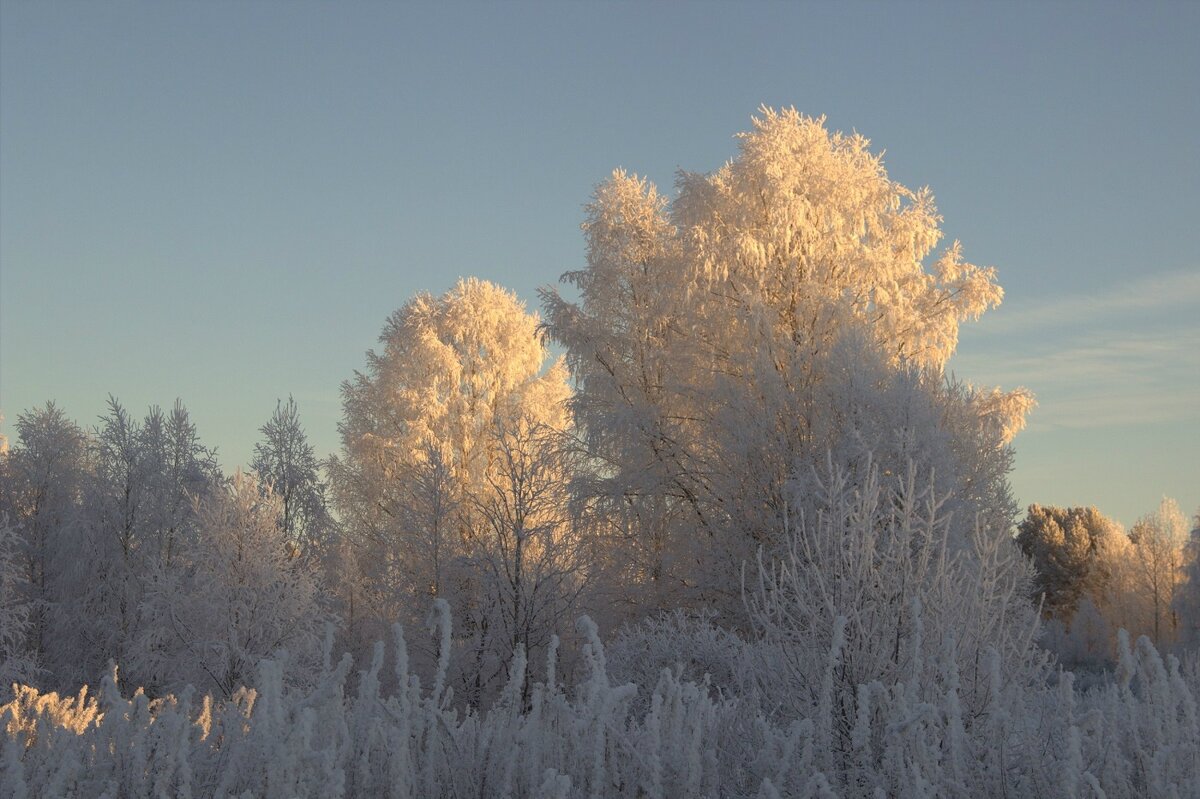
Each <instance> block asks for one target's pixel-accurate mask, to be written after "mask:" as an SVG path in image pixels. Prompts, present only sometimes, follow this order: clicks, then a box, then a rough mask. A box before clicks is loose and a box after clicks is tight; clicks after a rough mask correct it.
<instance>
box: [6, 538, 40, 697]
mask: <svg viewBox="0 0 1200 799" xmlns="http://www.w3.org/2000/svg"><path fill="white" fill-rule="evenodd" d="M20 543H21V540H20V536H19V535H18V534H17V530H16V528H15V527H13V526H12V524H10V523H9V521H8V519H7V518H5V517H3V516H0V697H7V695H8V689H9V686H11V685H12V684H13V683H14V682H32V681H33V679H34V677H35V675H36V672H37V663H38V660H37V653H36V651H34V650H33V649H32V648H31V647H30V645H29V638H30V635H29V632H30V629H29V628H30V618H29V616H30V613H29V611H30V605H31V602H30V600H29V592H28V590H27V586H26V582H25V574H24V573H23V572H24V569H23V568H22V567H23V565H24V564H22V563H21V556H20V553H19V550H18V547H19V546H20Z"/></svg>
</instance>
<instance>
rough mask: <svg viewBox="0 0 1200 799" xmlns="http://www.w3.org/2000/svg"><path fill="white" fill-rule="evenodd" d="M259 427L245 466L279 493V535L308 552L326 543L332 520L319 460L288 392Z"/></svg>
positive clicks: (276, 493)
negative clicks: (267, 419)
mask: <svg viewBox="0 0 1200 799" xmlns="http://www.w3.org/2000/svg"><path fill="white" fill-rule="evenodd" d="M259 432H261V433H262V436H263V438H262V440H261V441H259V442H258V443H257V444H255V445H254V460H253V461H252V462H251V464H250V468H251V469H253V470H254V473H255V474H256V475H258V479H259V484H260V486H261V487H263V488H264V489H269V490H270V492H271V493H273V494H274V495H275V496H276V497H277V498H278V499H279V504H280V508H281V512H280V516H279V528H280V530H281V531H282V532H283V534H284V536H285V537H286V538H287V540H288V541H290V542H291V543H292V545H293V546H294V547H295V548H296V551H297V552H298V553H299V554H301V555H302V556H311V555H313V554H315V553H317V552H319V551H321V550H322V549H325V548H326V547H327V545H328V544H329V541H328V540H327V538H328V536H329V533H330V530H331V526H332V520H331V519H330V516H329V511H328V508H327V507H326V499H325V483H324V482H323V481H322V480H321V474H320V464H319V463H318V462H317V457H316V455H315V453H314V452H313V448H312V445H311V444H310V443H309V442H308V436H307V434H306V433H305V432H304V428H303V426H301V424H300V411H299V409H298V408H297V407H296V400H295V399H293V398H292V397H290V396H289V397H288V399H287V403H286V404H285V403H283V402H279V403H276V405H275V413H273V414H272V415H271V419H270V420H269V421H268V422H267V423H266V424H264V425H263V426H262V427H261V428H259Z"/></svg>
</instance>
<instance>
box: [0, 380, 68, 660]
mask: <svg viewBox="0 0 1200 799" xmlns="http://www.w3.org/2000/svg"><path fill="white" fill-rule="evenodd" d="M16 431H17V442H16V445H15V446H14V447H13V448H12V449H11V450H10V451H9V452H8V454H7V455H6V456H4V458H3V460H4V466H3V469H2V470H0V485H2V487H3V491H0V497H2V498H0V520H2V519H3V517H4V516H5V515H7V517H8V521H9V523H11V524H12V525H13V528H14V531H13V536H14V538H13V540H12V541H11V542H10V545H11V547H12V551H11V553H10V555H11V557H12V558H13V559H14V560H13V564H14V565H15V566H19V568H20V575H19V583H20V585H21V586H22V588H21V590H22V591H24V592H25V597H24V603H25V605H24V606H25V607H26V611H27V614H28V617H27V619H26V621H27V634H28V636H29V640H28V642H27V644H28V647H29V651H30V657H31V658H32V659H33V661H34V662H36V663H38V664H39V665H41V666H42V667H43V668H47V669H50V670H53V669H54V668H55V667H56V666H57V665H58V662H59V660H60V659H62V658H68V657H70V652H69V650H68V651H63V649H62V642H61V641H58V640H57V636H56V635H55V629H56V628H57V627H58V626H59V625H60V624H61V623H62V622H63V617H64V615H70V614H72V613H74V612H75V609H74V608H72V607H71V606H70V597H71V594H72V590H71V585H70V584H69V582H70V579H69V578H70V574H71V572H72V571H73V564H74V563H75V561H76V559H77V558H78V555H79V550H80V545H81V536H80V510H81V507H80V506H81V502H82V497H83V489H84V487H85V485H86V482H87V479H88V477H89V470H90V460H89V452H88V447H89V442H88V439H87V436H86V435H85V434H84V432H83V431H82V430H80V429H79V427H78V426H77V425H76V424H75V423H74V422H73V421H71V420H70V419H68V418H67V416H66V414H64V413H63V411H62V410H61V409H60V408H58V407H57V406H56V405H55V404H54V403H53V402H48V403H46V405H45V406H43V407H41V408H37V409H35V410H32V411H27V412H25V413H23V414H21V415H19V416H18V417H17V421H16ZM14 590H15V589H14Z"/></svg>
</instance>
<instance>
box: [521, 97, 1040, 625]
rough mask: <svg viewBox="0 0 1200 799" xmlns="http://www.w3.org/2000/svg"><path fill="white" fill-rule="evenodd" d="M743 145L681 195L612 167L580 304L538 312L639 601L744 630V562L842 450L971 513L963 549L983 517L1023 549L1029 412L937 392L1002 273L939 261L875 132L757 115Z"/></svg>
mask: <svg viewBox="0 0 1200 799" xmlns="http://www.w3.org/2000/svg"><path fill="white" fill-rule="evenodd" d="M738 141H739V152H738V154H737V156H736V157H735V158H734V159H733V160H731V161H730V162H728V163H727V164H726V165H724V166H723V167H721V168H720V169H718V170H717V171H715V172H712V173H710V174H697V173H689V172H681V173H680V174H679V176H678V178H677V181H676V189H677V194H676V196H675V197H674V199H671V200H668V199H667V198H666V197H664V196H663V195H661V194H660V193H659V192H658V190H657V189H656V188H655V187H654V186H653V185H652V184H650V183H649V182H648V181H646V180H645V179H643V178H639V177H637V176H635V175H630V174H628V173H626V172H624V171H621V170H618V171H616V172H614V173H613V175H612V177H611V178H610V179H609V180H607V181H605V182H604V183H602V184H601V185H600V186H599V187H597V189H596V192H595V195H594V197H593V199H592V202H591V203H590V204H589V205H588V206H587V215H586V221H585V222H584V224H583V231H584V235H585V238H586V241H587V262H586V265H585V267H584V268H582V269H580V270H577V271H571V272H567V273H566V274H565V275H564V276H563V281H564V283H566V284H568V285H569V286H571V287H572V288H573V289H574V290H575V291H577V293H578V299H577V300H573V299H568V298H567V297H564V296H563V295H561V294H560V293H559V292H558V291H556V290H554V289H547V290H545V291H544V292H543V295H542V300H543V306H544V311H545V316H546V329H547V331H548V333H549V334H550V336H551V337H552V338H553V339H554V340H555V341H556V342H557V343H559V344H560V345H561V346H563V347H564V348H565V349H566V352H567V362H568V364H569V365H570V367H571V370H572V374H573V376H574V378H575V380H576V382H577V392H576V394H575V395H574V397H573V399H572V410H573V411H574V414H575V421H576V424H577V425H578V426H579V429H580V431H581V434H580V438H581V444H582V448H583V450H584V451H585V452H586V454H587V456H588V458H589V461H590V463H591V464H592V467H593V469H592V473H591V476H590V477H589V478H588V479H587V480H581V481H579V482H578V483H577V484H576V485H577V489H578V491H579V496H580V499H581V500H584V502H583V503H582V504H586V505H588V506H589V507H592V508H594V509H596V510H597V512H598V513H600V514H602V515H604V516H605V517H606V518H607V519H608V520H609V522H610V525H611V527H612V528H613V529H617V530H619V531H621V532H622V533H623V534H624V541H625V542H626V545H627V546H626V549H625V551H624V554H623V555H622V557H623V558H627V559H630V560H631V561H632V562H633V563H634V564H635V566H634V567H633V568H632V569H631V570H630V572H631V574H630V577H631V579H632V580H634V581H635V582H636V583H637V584H638V585H639V586H640V590H639V596H642V597H644V598H645V600H646V601H645V604H646V605H651V606H658V607H667V606H670V605H672V604H674V603H675V602H677V601H685V602H705V603H707V602H709V601H711V600H716V601H717V602H718V603H721V604H723V605H724V606H725V607H727V608H732V609H734V611H735V612H736V609H737V608H738V607H740V599H739V597H738V589H737V587H736V581H734V580H732V579H731V578H730V574H731V571H730V563H733V564H736V563H738V562H742V561H744V560H746V559H748V558H751V557H753V553H754V551H755V549H756V548H757V547H758V546H762V545H766V546H768V547H770V546H774V545H776V544H777V543H778V542H779V540H780V537H781V535H780V531H782V530H783V528H784V524H785V518H786V516H787V513H788V509H789V506H790V507H791V510H792V511H796V510H798V508H797V507H796V505H797V503H800V504H803V501H804V499H803V498H804V497H806V496H811V495H812V494H813V493H814V490H813V480H812V475H813V472H814V470H815V469H816V468H819V467H820V465H821V464H822V462H823V460H824V459H825V458H826V457H827V456H832V457H834V458H835V459H837V460H841V461H844V462H853V463H858V466H857V467H856V468H855V469H854V470H853V471H855V472H856V473H858V474H862V475H865V474H866V473H867V471H868V470H867V469H866V468H865V463H866V459H867V458H868V457H869V458H872V459H873V461H874V463H875V464H877V465H879V466H880V467H881V469H882V472H881V473H882V474H883V476H884V478H885V479H887V478H889V477H890V478H897V476H898V475H900V474H907V473H908V471H907V463H908V462H909V461H913V462H915V463H916V466H917V467H918V469H919V471H920V473H921V479H922V480H927V481H936V483H937V485H938V489H939V490H942V491H948V492H950V491H952V492H953V494H954V496H955V497H956V499H955V500H954V503H955V507H953V508H952V509H953V510H955V511H956V514H957V516H958V518H959V520H960V521H961V522H962V524H960V525H959V526H958V527H957V529H956V534H955V536H953V538H954V539H955V541H956V542H957V544H958V545H965V541H966V539H967V538H968V534H967V530H966V528H967V527H969V526H970V525H971V523H972V522H973V521H974V519H975V518H976V517H977V516H979V517H986V518H985V521H986V522H987V523H988V524H989V525H990V526H991V527H992V529H993V530H995V531H997V534H999V530H1000V529H1001V528H1003V529H1004V531H1005V532H1007V528H1008V526H1009V525H1011V523H1012V521H1013V519H1014V516H1015V513H1016V510H1017V509H1016V506H1015V504H1014V503H1013V501H1012V498H1011V495H1010V493H1009V491H1008V485H1007V480H1006V474H1007V471H1008V468H1009V457H1010V455H1009V451H1008V449H1007V443H1008V441H1009V439H1010V438H1011V437H1012V435H1013V434H1015V432H1016V431H1017V430H1018V429H1019V428H1020V427H1021V425H1022V423H1023V419H1024V415H1025V412H1026V411H1027V410H1028V408H1029V407H1030V405H1031V404H1032V399H1031V397H1030V396H1029V395H1028V394H1027V393H1026V392H1023V391H1017V392H1012V393H1003V392H999V391H983V390H978V389H974V388H972V387H970V386H968V385H965V384H961V383H958V382H956V381H953V380H950V379H948V378H947V376H946V374H945V367H946V363H947V360H948V359H949V358H950V356H951V354H952V353H953V352H954V348H955V345H956V343H957V340H958V328H959V324H960V323H962V322H964V321H966V320H970V319H974V318H977V317H978V316H979V315H980V314H982V313H983V312H984V311H985V310H987V309H988V308H990V307H993V306H995V305H996V304H998V303H999V302H1000V299H1001V297H1002V291H1001V289H1000V287H999V285H997V283H996V279H995V273H994V271H993V270H992V269H991V268H986V267H980V266H975V265H973V264H970V263H968V262H967V261H965V260H964V258H963V253H962V248H961V247H960V246H959V244H958V243H957V242H955V243H953V244H951V245H950V246H948V247H945V248H943V249H941V250H938V249H937V247H938V244H939V241H940V239H941V237H942V233H941V230H940V228H939V225H940V222H941V218H940V216H938V213H937V210H936V208H935V206H934V201H933V196H932V194H931V193H930V191H929V190H928V189H920V190H915V191H914V190H910V189H908V188H905V187H904V186H902V185H900V184H899V183H897V182H895V181H893V180H891V179H890V178H889V177H888V175H887V172H886V170H885V169H884V166H883V161H882V158H881V156H879V155H876V154H874V153H872V152H871V151H870V149H869V146H868V145H869V143H868V141H867V140H866V139H865V138H863V137H862V136H859V135H844V134H841V133H832V132H830V131H829V130H827V129H826V127H825V125H824V120H823V119H812V118H808V117H805V116H802V115H800V114H799V113H797V112H796V111H794V110H785V111H775V110H772V109H762V111H761V114H760V116H759V118H756V119H755V120H754V124H753V129H752V130H751V131H749V132H747V133H743V134H740V135H739V137H738ZM847 465H851V464H849V463H848V464H847ZM897 479H898V478H897Z"/></svg>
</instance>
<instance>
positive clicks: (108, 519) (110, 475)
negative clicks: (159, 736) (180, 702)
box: [61, 398, 222, 688]
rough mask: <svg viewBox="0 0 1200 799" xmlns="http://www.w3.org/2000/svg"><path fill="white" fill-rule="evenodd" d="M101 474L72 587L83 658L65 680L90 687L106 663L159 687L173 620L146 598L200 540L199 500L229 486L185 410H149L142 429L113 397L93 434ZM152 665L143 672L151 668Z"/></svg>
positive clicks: (68, 634) (92, 485)
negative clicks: (157, 613) (162, 649)
mask: <svg viewBox="0 0 1200 799" xmlns="http://www.w3.org/2000/svg"><path fill="white" fill-rule="evenodd" d="M94 463H95V467H94V476H93V478H92V479H91V480H90V481H89V486H88V489H87V496H86V499H85V520H86V526H85V530H84V546H83V552H82V556H81V557H78V558H76V559H75V561H74V563H75V570H74V572H73V574H72V575H71V578H70V579H71V581H72V582H73V584H74V585H75V586H76V587H77V589H78V591H79V596H78V597H77V600H76V603H77V604H76V607H77V613H76V614H75V621H74V623H73V624H72V625H71V626H70V627H68V628H66V629H64V630H63V631H62V635H63V636H64V640H66V641H68V642H69V645H70V646H72V647H73V648H74V651H75V652H76V653H77V656H76V657H75V659H74V662H72V663H71V664H69V668H64V673H63V674H62V675H61V678H62V679H64V680H66V681H67V682H78V681H85V680H87V679H91V678H93V677H95V675H97V674H99V673H101V672H102V670H103V669H104V668H105V664H106V663H107V662H109V661H114V662H117V663H120V664H122V667H123V668H125V669H126V670H127V671H128V672H129V673H130V675H131V676H132V677H134V678H135V679H137V680H138V681H139V682H142V683H144V684H146V685H147V686H148V687H152V688H153V687H155V686H156V681H157V679H159V678H160V677H161V676H162V675H161V673H160V672H158V671H157V670H155V669H154V667H153V666H152V664H154V663H156V662H158V661H159V660H160V659H161V653H160V652H158V651H156V647H157V646H159V644H160V643H161V642H162V641H163V640H164V635H163V633H164V630H165V628H164V626H163V624H164V623H165V620H164V619H162V618H158V617H156V616H155V615H154V613H153V612H152V611H151V610H150V609H149V608H148V607H147V605H146V598H147V593H148V591H149V590H151V588H153V587H154V586H155V585H158V584H161V583H162V582H164V581H165V582H169V581H171V580H172V579H174V572H175V570H177V569H178V568H180V567H181V565H182V564H181V562H180V559H179V557H180V552H181V551H182V550H183V549H184V548H186V547H187V546H188V545H189V544H190V543H191V541H192V540H193V539H194V536H195V532H196V529H195V514H194V508H195V500H196V499H197V498H199V497H202V496H204V495H206V494H207V493H208V492H209V491H210V490H211V489H212V488H213V487H214V486H216V485H219V483H220V480H221V479H222V478H221V475H220V471H219V469H218V466H217V461H216V455H215V453H214V452H213V451H212V450H210V449H208V448H207V447H205V446H204V445H203V444H202V443H201V442H200V439H199V436H198V435H197V432H196V426H195V424H194V423H193V422H192V421H191V418H190V415H189V414H188V412H187V409H186V408H185V407H184V406H183V404H182V403H181V402H178V401H177V402H176V403H175V405H174V407H173V408H172V409H171V411H170V412H169V413H166V412H163V411H162V410H161V409H160V408H158V407H157V406H155V407H151V408H150V410H149V411H148V412H147V414H146V416H145V418H144V419H143V420H142V421H140V422H139V421H138V420H137V419H135V418H134V417H133V416H132V415H131V414H130V413H129V411H128V410H126V408H125V407H124V406H123V405H121V403H120V402H118V401H117V400H116V399H114V398H110V400H109V407H108V413H107V414H106V415H105V416H103V417H101V419H100V425H99V426H98V427H97V429H96V431H95V434H94ZM143 666H145V668H143Z"/></svg>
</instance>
